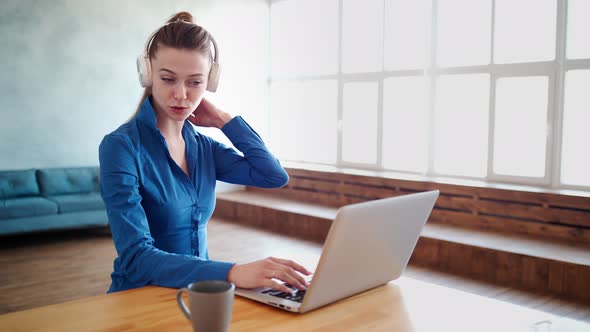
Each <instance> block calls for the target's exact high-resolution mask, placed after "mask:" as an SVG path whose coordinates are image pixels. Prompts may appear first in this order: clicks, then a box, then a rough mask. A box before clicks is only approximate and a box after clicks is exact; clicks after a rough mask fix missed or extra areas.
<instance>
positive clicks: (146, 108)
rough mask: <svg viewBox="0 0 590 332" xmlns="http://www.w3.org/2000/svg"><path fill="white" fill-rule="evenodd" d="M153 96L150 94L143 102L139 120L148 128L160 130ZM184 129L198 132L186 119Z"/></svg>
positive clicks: (187, 131) (186, 131)
mask: <svg viewBox="0 0 590 332" xmlns="http://www.w3.org/2000/svg"><path fill="white" fill-rule="evenodd" d="M151 98H152V96H151V95H149V96H147V97H146V98H145V99H144V100H143V102H142V103H141V108H140V110H139V114H137V120H138V121H140V122H141V123H143V124H144V125H145V126H147V127H148V128H150V129H152V130H155V131H158V132H159V131H160V129H159V128H158V126H157V125H156V112H155V111H154V108H153V106H152V101H151ZM182 131H183V132H184V133H187V134H193V135H195V134H196V130H194V129H193V128H192V125H191V124H190V123H189V121H184V125H183V126H182Z"/></svg>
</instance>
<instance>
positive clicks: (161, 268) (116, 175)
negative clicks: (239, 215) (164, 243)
mask: <svg viewBox="0 0 590 332" xmlns="http://www.w3.org/2000/svg"><path fill="white" fill-rule="evenodd" d="M136 156H137V153H136V149H134V147H133V145H132V144H131V141H130V139H129V138H128V137H127V136H124V135H117V134H109V135H107V136H105V137H104V139H103V140H102V142H101V143H100V146H99V161H100V191H101V195H102V198H103V200H104V202H105V205H106V209H107V214H108V218H109V224H110V228H111V232H112V234H113V241H114V243H115V247H116V249H117V254H118V256H119V267H120V269H121V270H122V271H117V272H122V273H123V274H124V275H125V276H126V277H127V278H128V279H129V281H130V282H132V283H133V284H135V285H149V284H152V285H159V286H165V287H176V288H179V287H184V286H186V285H188V284H189V283H191V282H194V281H199V280H206V279H218V280H226V279H227V274H228V272H229V270H230V268H231V267H232V266H233V265H234V264H233V263H226V262H218V261H211V260H204V259H201V258H198V257H196V256H191V255H179V254H173V253H168V252H165V251H162V250H159V249H157V248H155V247H154V245H153V244H154V239H153V238H152V236H151V234H150V230H149V225H148V222H147V218H146V214H145V211H144V209H143V206H142V205H141V196H140V194H139V175H138V171H137V170H138V165H137V161H136V160H137V158H136Z"/></svg>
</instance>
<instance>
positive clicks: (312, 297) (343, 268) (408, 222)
mask: <svg viewBox="0 0 590 332" xmlns="http://www.w3.org/2000/svg"><path fill="white" fill-rule="evenodd" d="M438 195H439V191H438V190H434V191H428V192H423V193H416V194H409V195H404V196H397V197H392V198H384V199H379V200H374V201H369V202H363V203H358V204H352V205H347V206H344V207H342V208H340V209H339V210H338V213H337V215H336V219H335V220H334V223H333V224H332V226H331V228H330V231H329V233H328V236H327V238H326V241H325V243H324V248H323V250H322V256H321V258H320V261H319V263H318V265H317V269H316V271H315V273H314V277H313V280H312V283H311V285H310V288H309V289H308V291H307V294H306V296H305V297H304V300H303V303H302V305H301V307H300V309H299V310H300V312H306V311H309V310H312V309H315V308H317V307H320V306H323V305H326V304H329V303H331V302H334V301H337V300H339V299H342V298H346V297H349V296H352V295H354V294H357V293H360V292H363V291H365V290H368V289H370V288H374V287H377V286H380V285H383V284H386V283H388V282H389V281H391V280H394V279H397V278H398V277H399V276H400V275H401V274H402V272H403V270H404V269H405V268H406V266H407V264H408V261H409V260H410V256H411V255H412V252H413V251H414V247H415V246H416V243H417V242H418V238H419V236H420V233H421V232H422V228H423V227H424V224H425V223H426V221H427V220H428V216H429V215H430V213H431V211H432V208H433V207H434V203H435V202H436V199H437V198H438Z"/></svg>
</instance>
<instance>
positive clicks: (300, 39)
mask: <svg viewBox="0 0 590 332" xmlns="http://www.w3.org/2000/svg"><path fill="white" fill-rule="evenodd" d="M270 21H271V27H270V32H271V67H272V69H271V70H272V73H273V74H274V75H305V74H310V75H319V74H335V73H336V72H338V0H286V1H278V2H274V3H272V5H271V19H270Z"/></svg>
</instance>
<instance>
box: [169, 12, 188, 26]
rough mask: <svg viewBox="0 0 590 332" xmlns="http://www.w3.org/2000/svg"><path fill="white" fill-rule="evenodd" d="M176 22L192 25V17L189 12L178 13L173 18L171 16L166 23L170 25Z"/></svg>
mask: <svg viewBox="0 0 590 332" xmlns="http://www.w3.org/2000/svg"><path fill="white" fill-rule="evenodd" d="M176 21H183V22H188V23H193V15H191V13H189V12H178V13H176V14H175V15H174V16H172V17H171V18H170V19H169V20H168V22H167V23H172V22H176Z"/></svg>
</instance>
